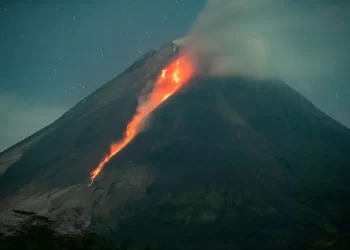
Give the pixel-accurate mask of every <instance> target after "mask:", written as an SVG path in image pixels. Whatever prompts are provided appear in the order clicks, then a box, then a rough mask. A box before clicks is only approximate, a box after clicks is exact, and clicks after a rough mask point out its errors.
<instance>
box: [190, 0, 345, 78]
mask: <svg viewBox="0 0 350 250" xmlns="http://www.w3.org/2000/svg"><path fill="white" fill-rule="evenodd" d="M349 10H350V8H349V4H341V3H339V1H338V2H337V1H334V2H332V4H323V3H322V1H318V2H312V1H311V2H310V1H309V2H303V1H299V2H298V1H294V2H291V1H288V0H259V1H258V0H238V1H237V0H221V1H220V0H208V1H207V4H206V6H205V8H204V9H203V10H202V11H201V12H200V13H199V15H198V18H197V20H196V21H195V23H194V24H193V26H192V27H191V29H190V30H189V33H188V36H187V39H186V41H185V51H186V50H187V52H186V53H187V54H191V55H192V57H193V58H194V60H195V61H197V63H198V64H199V65H200V62H203V61H206V62H209V69H210V71H209V72H210V73H211V74H213V75H245V76H252V77H258V78H260V77H271V76H273V77H279V78H282V79H283V80H285V81H287V82H305V81H311V80H315V79H321V78H323V77H325V76H328V75H331V74H338V73H339V74H344V73H346V67H345V65H349V59H348V54H349V45H348V44H349V43H350V42H349V37H350V26H349V23H350V19H349V18H348V17H349V16H350V11H349ZM203 57H204V58H205V59H206V60H202V59H203ZM200 66H201V65H200ZM206 67H208V65H206ZM315 82H316V81H315Z"/></svg>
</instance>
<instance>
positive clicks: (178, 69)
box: [89, 56, 193, 186]
mask: <svg viewBox="0 0 350 250" xmlns="http://www.w3.org/2000/svg"><path fill="white" fill-rule="evenodd" d="M192 74H193V65H192V64H191V62H190V60H189V59H188V58H187V57H184V56H183V57H180V58H178V59H177V60H175V61H173V62H172V63H170V64H169V65H168V66H167V67H166V68H165V69H163V70H162V72H161V74H160V76H159V77H158V79H157V81H156V83H155V86H154V88H153V90H152V92H151V93H150V94H149V96H148V97H147V99H146V101H145V102H144V103H142V105H140V106H139V107H138V109H137V113H136V114H135V115H134V117H133V118H132V119H131V121H130V122H129V124H128V126H127V127H126V131H125V133H124V136H123V138H122V139H121V140H120V141H119V142H117V143H113V144H112V145H111V148H110V152H109V154H108V155H106V156H105V157H104V158H103V159H102V160H101V162H100V164H99V165H98V167H97V168H96V169H94V170H93V171H92V172H91V175H90V178H91V182H90V184H89V186H90V185H92V183H93V182H94V180H95V178H96V177H97V176H98V175H99V174H100V172H101V171H102V170H103V167H104V166H105V165H106V163H107V162H109V160H110V159H111V158H112V157H113V156H114V155H116V154H118V153H119V152H120V151H121V150H122V149H123V148H125V147H126V145H128V144H129V142H130V141H132V139H134V138H135V136H136V135H137V134H138V133H139V132H140V130H141V128H142V125H143V123H144V121H145V119H146V118H147V117H148V115H149V114H150V113H151V112H152V111H153V110H155V109H156V108H157V107H158V106H159V105H160V104H162V103H163V102H164V101H165V100H166V99H168V98H169V97H170V96H172V95H173V94H174V93H176V92H177V91H178V90H179V89H180V88H181V87H182V86H184V85H185V84H186V83H187V82H188V80H189V79H190V77H191V75H192Z"/></svg>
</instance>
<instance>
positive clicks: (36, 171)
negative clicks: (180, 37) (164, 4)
mask: <svg viewBox="0 0 350 250" xmlns="http://www.w3.org/2000/svg"><path fill="white" fill-rule="evenodd" d="M178 50H179V48H178V46H177V45H175V44H174V43H167V44H165V45H163V46H162V47H161V48H160V49H158V50H157V51H155V50H152V51H150V52H148V53H147V54H145V55H144V56H143V57H142V58H140V59H139V60H138V61H136V62H135V63H134V64H133V65H132V66H131V67H129V68H128V69H127V70H126V71H124V72H123V73H122V74H120V75H119V76H118V77H117V78H115V79H113V80H111V81H110V82H108V83H107V84H105V85H104V86H103V87H101V88H100V89H98V90H97V91H96V92H94V93H92V94H91V95H90V96H88V97H87V98H85V99H84V100H82V101H81V102H80V103H78V104H77V105H76V106H75V107H73V108H72V109H71V110H69V111H68V112H67V113H65V114H64V115H63V116H62V117H60V118H59V119H57V120H56V121H55V122H53V123H52V124H51V125H49V126H48V127H46V128H44V129H42V130H41V131H39V132H37V133H35V134H34V135H32V136H30V137H28V138H27V139H25V140H24V141H22V142H20V143H18V144H17V145H14V146H13V147H11V148H9V149H8V150H6V151H4V152H3V153H2V154H1V155H0V164H1V165H0V173H2V175H1V176H0V220H1V221H2V222H3V223H9V222H11V220H12V219H11V218H12V217H11V216H10V211H11V209H19V210H26V211H36V212H38V213H39V214H42V215H46V216H49V217H50V218H52V219H55V220H56V221H57V222H58V223H59V225H60V228H61V230H65V231H69V230H82V229H86V228H88V229H94V230H96V231H97V232H99V233H101V234H103V235H105V236H106V237H109V238H111V239H113V240H115V241H117V242H129V243H130V244H153V245H156V246H159V247H160V249H347V248H346V247H347V246H348V245H347V244H348V242H347V237H349V235H350V234H349V233H350V217H349V215H350V213H349V211H350V183H349V180H350V153H349V152H350V131H349V130H348V129H347V128H345V127H344V126H342V125H341V124H339V123H337V122H336V121H334V120H332V119H331V118H330V117H328V116H327V115H325V114H324V113H323V112H321V111H320V110H318V109H317V108H316V107H315V106H314V105H313V104H312V103H310V102H309V101H308V100H307V99H305V98H304V97H303V96H301V95H300V94H299V93H298V92H296V91H295V90H293V89H292V88H290V87H289V86H288V85H287V84H285V83H283V82H282V81H281V80H278V79H270V80H259V81H258V80H252V79H247V78H242V77H234V76H232V77H201V76H195V77H193V78H191V80H190V81H189V82H188V84H187V85H186V86H185V87H184V88H182V89H180V91H178V92H177V93H175V94H174V95H173V96H172V97H170V98H169V99H167V100H166V101H165V102H163V103H162V104H161V105H160V106H159V107H158V108H157V109H156V110H154V111H153V113H152V114H151V116H150V119H148V120H147V123H146V124H145V127H144V129H143V131H142V132H141V133H139V134H137V135H136V136H135V138H134V139H133V140H132V141H130V143H129V144H128V145H127V146H126V147H125V148H123V150H121V151H120V152H119V153H118V154H116V155H115V156H114V157H112V158H111V159H110V161H109V162H107V163H106V164H105V166H104V169H103V171H101V172H100V174H99V175H98V176H97V177H96V179H95V181H94V183H93V184H92V185H91V186H89V187H88V184H89V183H90V173H91V172H92V171H93V170H94V169H95V168H96V167H97V166H98V164H99V163H100V161H101V159H102V158H103V157H104V156H105V155H106V153H108V152H109V150H110V145H111V143H113V142H116V141H118V140H120V139H121V138H122V137H123V133H124V131H125V128H126V126H127V124H128V122H129V121H130V120H131V119H132V117H133V115H134V114H135V112H136V109H137V106H138V103H139V102H140V98H141V97H142V96H144V95H146V94H147V93H149V91H150V89H152V86H153V83H154V81H155V79H157V77H158V76H159V75H160V74H161V70H162V68H163V67H164V66H165V65H166V64H167V63H168V62H170V61H172V60H174V58H176V57H177V56H178Z"/></svg>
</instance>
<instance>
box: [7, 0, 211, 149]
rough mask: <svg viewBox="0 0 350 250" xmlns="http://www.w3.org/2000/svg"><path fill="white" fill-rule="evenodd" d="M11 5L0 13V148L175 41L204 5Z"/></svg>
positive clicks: (172, 0) (150, 1)
mask: <svg viewBox="0 0 350 250" xmlns="http://www.w3.org/2000/svg"><path fill="white" fill-rule="evenodd" d="M12 2H14V1H12ZM18 2H19V3H12V4H2V5H1V8H0V32H1V39H0V99H1V103H0V104H1V106H2V107H1V108H0V110H1V112H2V114H1V116H2V117H0V126H1V133H0V151H2V150H3V149H5V148H6V147H8V146H10V145H11V144H13V143H15V142H17V141H18V140H20V139H22V138H24V137H26V136H28V135H30V134H31V133H33V132H35V131H36V130H38V129H39V128H41V127H43V126H45V125H46V124H47V123H48V122H50V121H52V120H53V119H55V118H57V116H59V115H60V114H62V113H63V112H64V111H66V110H67V109H69V108H70V107H72V106H73V105H74V104H75V103H77V102H78V101H79V100H81V99H82V98H84V97H85V96H87V95H88V94H89V93H91V92H92V91H94V90H96V89H97V88H99V87H100V86H101V85H103V84H104V83H106V81H108V80H110V79H112V78H113V77H114V76H116V75H117V74H119V73H120V72H121V71H123V70H124V69H125V68H126V67H127V66H128V65H130V64H131V63H132V62H133V61H135V60H136V59H137V58H138V57H140V56H141V54H140V52H141V53H144V52H146V51H148V50H149V49H151V48H156V47H158V46H160V45H162V44H163V43H164V42H167V41H172V40H174V39H176V38H178V37H181V36H183V35H184V34H185V33H186V32H187V30H188V28H189V26H190V25H191V23H193V21H194V19H195V17H196V14H197V11H198V9H200V8H202V7H203V6H204V3H205V0H192V1H181V0H178V1H176V0H169V1H164V0H147V1H145V0H133V1H132V0H117V1H99V2H98V4H97V2H96V4H86V3H85V4H84V3H83V4H73V3H69V2H70V1H54V2H60V3H57V4H40V3H37V2H40V1H18ZM21 2H22V3H21ZM23 2H35V3H34V4H27V3H26V4H23ZM50 2H52V1H50ZM64 2H66V3H64ZM72 2H74V1H72ZM85 2H87V1H85Z"/></svg>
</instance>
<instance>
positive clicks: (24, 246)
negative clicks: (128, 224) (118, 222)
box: [0, 210, 152, 250]
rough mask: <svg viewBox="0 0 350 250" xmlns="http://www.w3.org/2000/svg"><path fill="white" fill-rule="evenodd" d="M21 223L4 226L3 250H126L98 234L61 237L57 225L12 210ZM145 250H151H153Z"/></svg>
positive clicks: (1, 242)
mask: <svg viewBox="0 0 350 250" xmlns="http://www.w3.org/2000/svg"><path fill="white" fill-rule="evenodd" d="M13 213H14V214H15V215H16V216H17V217H18V220H19V223H18V224H17V225H15V226H9V225H5V226H3V228H2V232H0V249H1V250H50V249H51V250H100V249H101V250H127V249H128V248H126V247H120V248H118V247H116V246H115V245H114V244H113V243H112V242H110V241H107V240H105V239H104V238H103V237H101V236H99V235H97V234H96V233H93V232H89V231H83V232H80V233H73V234H62V233H58V232H56V231H55V230H54V228H53V227H54V221H52V220H50V219H48V218H47V217H45V216H40V215H37V214H36V213H34V212H26V211H19V210H13ZM142 249H145V250H146V249H147V250H151V249H152V248H151V247H146V248H142Z"/></svg>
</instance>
